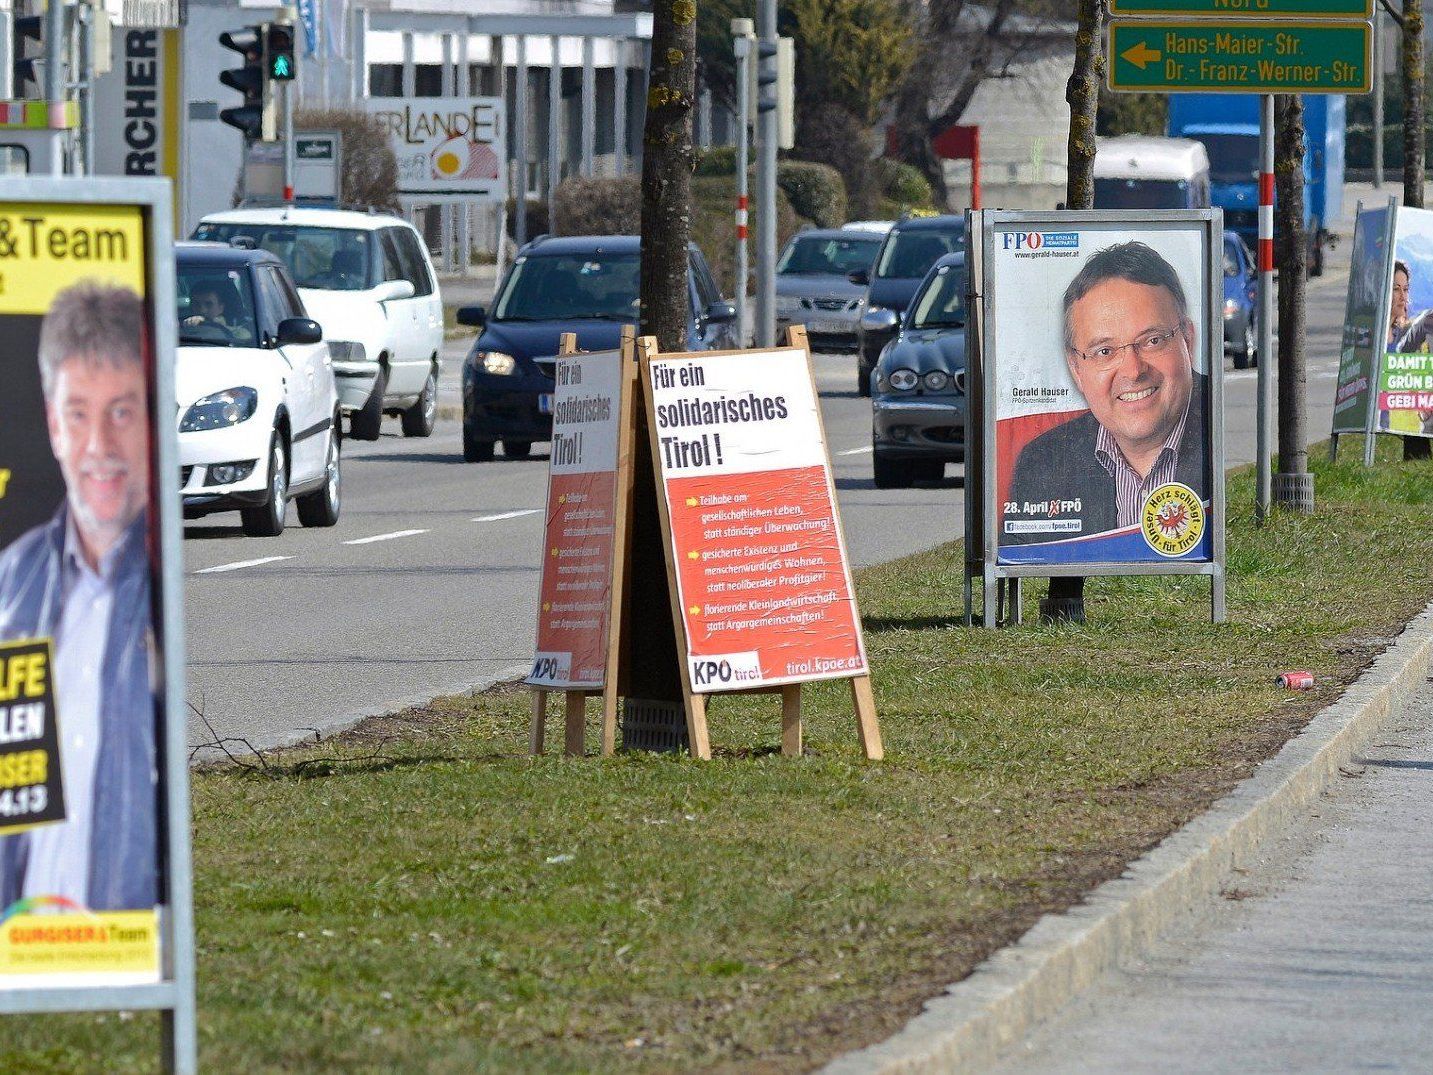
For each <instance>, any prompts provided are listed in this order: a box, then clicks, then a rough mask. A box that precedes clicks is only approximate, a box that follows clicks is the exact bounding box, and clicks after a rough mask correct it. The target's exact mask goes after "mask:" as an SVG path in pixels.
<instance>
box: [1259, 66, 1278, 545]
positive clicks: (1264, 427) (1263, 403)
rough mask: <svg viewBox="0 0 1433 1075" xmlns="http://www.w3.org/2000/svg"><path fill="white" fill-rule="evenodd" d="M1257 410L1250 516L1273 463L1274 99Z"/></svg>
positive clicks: (1262, 167)
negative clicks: (1255, 459) (1254, 466)
mask: <svg viewBox="0 0 1433 1075" xmlns="http://www.w3.org/2000/svg"><path fill="white" fill-rule="evenodd" d="M1258 254H1259V365H1258V378H1259V382H1258V386H1259V392H1258V397H1259V410H1258V441H1259V443H1258V456H1257V460H1258V461H1257V466H1258V470H1257V474H1256V478H1257V480H1256V483H1255V495H1254V516H1255V518H1256V519H1257V520H1258V521H1259V522H1260V523H1262V522H1263V521H1264V520H1265V519H1266V518H1268V515H1269V504H1270V500H1271V493H1272V486H1273V464H1274V422H1273V418H1274V368H1275V365H1276V360H1275V356H1274V97H1273V95H1272V94H1268V93H1266V94H1264V95H1263V96H1262V97H1261V98H1260V99H1259V251H1258Z"/></svg>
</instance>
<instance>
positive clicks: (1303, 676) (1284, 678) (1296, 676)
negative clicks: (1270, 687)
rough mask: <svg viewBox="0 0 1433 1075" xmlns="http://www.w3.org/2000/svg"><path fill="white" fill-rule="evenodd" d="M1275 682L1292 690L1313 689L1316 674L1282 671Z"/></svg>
mask: <svg viewBox="0 0 1433 1075" xmlns="http://www.w3.org/2000/svg"><path fill="white" fill-rule="evenodd" d="M1274 683H1275V685H1276V686H1280V687H1283V688H1285V689H1286V690H1291V691H1308V690H1313V687H1314V674H1313V673H1312V672H1280V673H1279V675H1278V676H1277V677H1276V678H1275V680H1274Z"/></svg>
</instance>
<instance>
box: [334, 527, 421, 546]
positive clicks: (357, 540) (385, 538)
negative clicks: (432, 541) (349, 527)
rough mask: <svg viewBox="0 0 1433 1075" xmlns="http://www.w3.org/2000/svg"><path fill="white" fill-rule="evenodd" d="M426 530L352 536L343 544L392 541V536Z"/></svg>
mask: <svg viewBox="0 0 1433 1075" xmlns="http://www.w3.org/2000/svg"><path fill="white" fill-rule="evenodd" d="M427 532H428V531H426V530H395V531H393V533H391V534H374V535H373V536H372V537H366V538H354V539H353V540H352V541H345V542H344V544H345V545H370V544H372V543H373V542H375V541H392V540H393V539H394V538H401V537H412V536H413V535H414V534H426V533H427Z"/></svg>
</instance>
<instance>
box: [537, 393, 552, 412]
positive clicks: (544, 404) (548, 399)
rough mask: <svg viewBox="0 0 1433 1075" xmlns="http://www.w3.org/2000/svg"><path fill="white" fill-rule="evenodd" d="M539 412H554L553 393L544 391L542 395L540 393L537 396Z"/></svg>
mask: <svg viewBox="0 0 1433 1075" xmlns="http://www.w3.org/2000/svg"><path fill="white" fill-rule="evenodd" d="M537 413H538V414H551V413H552V393H551V392H544V393H543V394H542V395H540V396H538V397H537Z"/></svg>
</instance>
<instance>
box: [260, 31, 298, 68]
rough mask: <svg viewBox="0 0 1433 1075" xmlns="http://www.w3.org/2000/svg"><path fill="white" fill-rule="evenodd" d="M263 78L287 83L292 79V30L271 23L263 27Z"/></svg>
mask: <svg viewBox="0 0 1433 1075" xmlns="http://www.w3.org/2000/svg"><path fill="white" fill-rule="evenodd" d="M265 31H266V34H265V37H264V77H266V78H270V79H272V80H273V81H275V82H289V81H292V80H293V77H294V28H293V27H292V26H289V25H286V24H284V23H279V22H273V23H269V25H268V26H266V27H265Z"/></svg>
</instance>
